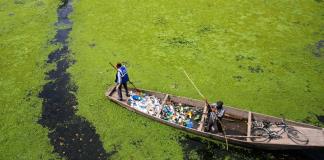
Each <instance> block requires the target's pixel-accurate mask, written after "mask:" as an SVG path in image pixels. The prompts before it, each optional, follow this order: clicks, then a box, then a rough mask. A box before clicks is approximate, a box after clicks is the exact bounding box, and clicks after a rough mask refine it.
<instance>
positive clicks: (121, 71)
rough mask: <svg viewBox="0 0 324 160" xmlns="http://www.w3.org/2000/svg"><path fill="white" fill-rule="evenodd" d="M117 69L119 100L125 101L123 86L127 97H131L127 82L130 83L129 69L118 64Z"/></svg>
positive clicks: (116, 80)
mask: <svg viewBox="0 0 324 160" xmlns="http://www.w3.org/2000/svg"><path fill="white" fill-rule="evenodd" d="M116 68H117V73H116V79H115V82H116V84H117V87H116V88H117V91H118V96H119V99H118V100H120V101H122V100H123V95H122V86H124V88H125V91H126V96H127V97H129V94H128V88H127V82H128V81H129V78H128V74H127V69H126V67H125V66H124V65H121V63H117V64H116Z"/></svg>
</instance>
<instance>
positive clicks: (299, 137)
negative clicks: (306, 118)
mask: <svg viewBox="0 0 324 160" xmlns="http://www.w3.org/2000/svg"><path fill="white" fill-rule="evenodd" d="M282 117H283V116H282ZM275 125H276V126H277V127H279V128H280V130H278V131H273V130H271V129H270V127H271V126H273V124H272V123H271V122H269V121H262V122H258V121H254V122H253V124H252V126H253V129H252V130H251V135H252V136H256V137H253V138H251V141H254V142H269V141H270V140H272V139H279V138H282V134H284V133H287V136H288V138H289V139H291V140H292V141H293V142H295V143H296V144H307V143H308V142H309V139H308V138H307V137H306V136H305V135H304V134H303V133H301V132H300V131H298V130H297V129H295V128H294V127H292V126H288V125H287V123H286V121H285V117H283V118H282V120H281V122H276V123H275Z"/></svg>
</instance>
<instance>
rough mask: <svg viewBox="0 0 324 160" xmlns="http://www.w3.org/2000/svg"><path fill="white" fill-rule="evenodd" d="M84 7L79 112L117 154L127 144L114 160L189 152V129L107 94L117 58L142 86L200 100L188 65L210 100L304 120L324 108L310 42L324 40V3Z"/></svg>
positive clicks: (78, 54)
mask: <svg viewBox="0 0 324 160" xmlns="http://www.w3.org/2000/svg"><path fill="white" fill-rule="evenodd" d="M74 9H75V10H74V13H73V15H72V17H71V18H72V20H73V22H74V28H73V31H72V32H71V35H70V37H71V48H72V51H73V53H74V56H73V58H74V59H75V60H76V64H75V65H74V66H72V68H71V69H70V72H71V73H72V75H73V79H74V81H75V82H76V84H77V86H78V87H79V89H78V93H77V98H78V102H79V107H78V108H79V111H78V114H80V115H82V116H84V117H86V118H87V119H88V120H89V121H90V122H92V123H93V124H94V126H96V130H97V132H98V133H99V134H100V136H101V140H102V141H103V143H104V146H105V148H106V150H107V151H109V150H113V149H116V148H117V149H116V150H117V151H118V152H117V154H115V155H114V156H113V157H112V158H113V159H182V158H183V157H182V152H183V151H182V149H181V145H180V144H179V143H178V142H177V140H176V139H177V138H175V137H178V136H180V135H181V132H179V131H177V130H175V129H172V128H170V127H166V126H164V125H160V124H158V123H155V122H152V121H150V120H148V119H145V118H143V117H141V116H139V115H136V114H134V113H129V111H127V110H125V109H122V108H121V107H119V106H118V105H115V104H113V103H111V102H109V101H108V100H107V99H106V98H105V97H104V92H105V90H106V89H107V87H108V86H110V85H112V84H113V80H114V74H115V73H114V70H113V69H112V68H111V67H110V66H109V62H113V63H115V62H123V63H125V64H126V65H127V66H128V69H129V74H130V76H131V80H132V81H133V82H134V83H135V84H136V85H137V86H138V87H140V88H147V89H151V90H157V91H160V92H166V93H171V94H174V95H181V96H187V97H192V98H197V99H199V98H200V97H199V95H198V94H197V93H196V92H195V90H194V89H193V87H192V86H191V84H190V82H189V81H187V80H186V78H185V76H184V74H183V72H182V70H181V67H183V68H185V69H186V70H187V72H189V73H190V75H191V77H192V79H194V81H195V82H196V84H197V86H198V87H199V88H200V89H201V91H202V92H203V93H204V94H205V95H206V97H208V99H209V100H210V101H215V100H217V99H222V100H223V101H224V102H225V104H227V105H230V106H235V107H238V108H242V109H247V110H251V111H255V112H260V113H265V114H269V115H274V116H279V115H280V114H281V113H284V114H285V115H286V117H287V118H289V119H292V120H297V121H302V120H303V119H305V118H306V117H307V116H308V115H309V113H308V112H310V111H312V112H315V113H317V114H320V115H321V114H324V110H323V104H324V98H323V94H324V85H323V84H324V79H323V77H324V73H323V69H324V61H323V57H318V56H317V57H316V56H314V55H313V54H312V50H311V49H309V46H315V44H316V43H317V42H318V41H320V40H322V39H323V38H324V31H323V29H322V28H323V26H324V22H323V14H324V12H323V3H318V2H316V1H306V0H302V1H205V0H201V1H184V0H180V1H159V0H158V1H145V2H144V1H107V0H106V1H103V0H102V1H89V0H88V1H87V0H85V1H79V2H77V3H75V4H74ZM93 44H95V45H93ZM313 48H314V47H313ZM175 86H176V87H175ZM315 121H316V120H315ZM311 122H314V121H311ZM314 124H316V123H315V122H314ZM137 142H140V143H137ZM134 143H135V144H136V145H133V144H134ZM190 154H192V156H193V157H197V155H196V153H190ZM231 158H235V157H231V156H230V155H226V156H224V157H223V158H221V159H231ZM245 159H249V157H248V156H247V157H245ZM250 159H254V158H251V157H250Z"/></svg>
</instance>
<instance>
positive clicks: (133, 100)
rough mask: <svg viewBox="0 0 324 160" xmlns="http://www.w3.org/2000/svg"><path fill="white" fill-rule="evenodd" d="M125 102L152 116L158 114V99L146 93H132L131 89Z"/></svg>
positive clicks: (159, 107)
mask: <svg viewBox="0 0 324 160" xmlns="http://www.w3.org/2000/svg"><path fill="white" fill-rule="evenodd" d="M127 103H128V105H130V106H131V107H133V108H135V109H137V110H139V111H141V112H144V113H148V114H150V115H152V116H159V114H158V113H159V112H160V110H161V102H160V99H158V98H157V97H155V96H151V95H148V94H146V93H138V92H137V93H134V92H132V91H131V92H130V97H129V98H128V100H127Z"/></svg>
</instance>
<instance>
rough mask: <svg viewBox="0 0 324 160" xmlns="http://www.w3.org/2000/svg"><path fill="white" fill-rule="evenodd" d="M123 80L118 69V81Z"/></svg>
mask: <svg viewBox="0 0 324 160" xmlns="http://www.w3.org/2000/svg"><path fill="white" fill-rule="evenodd" d="M121 81H122V77H121V73H120V72H119V71H118V72H117V83H118V84H121Z"/></svg>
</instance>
